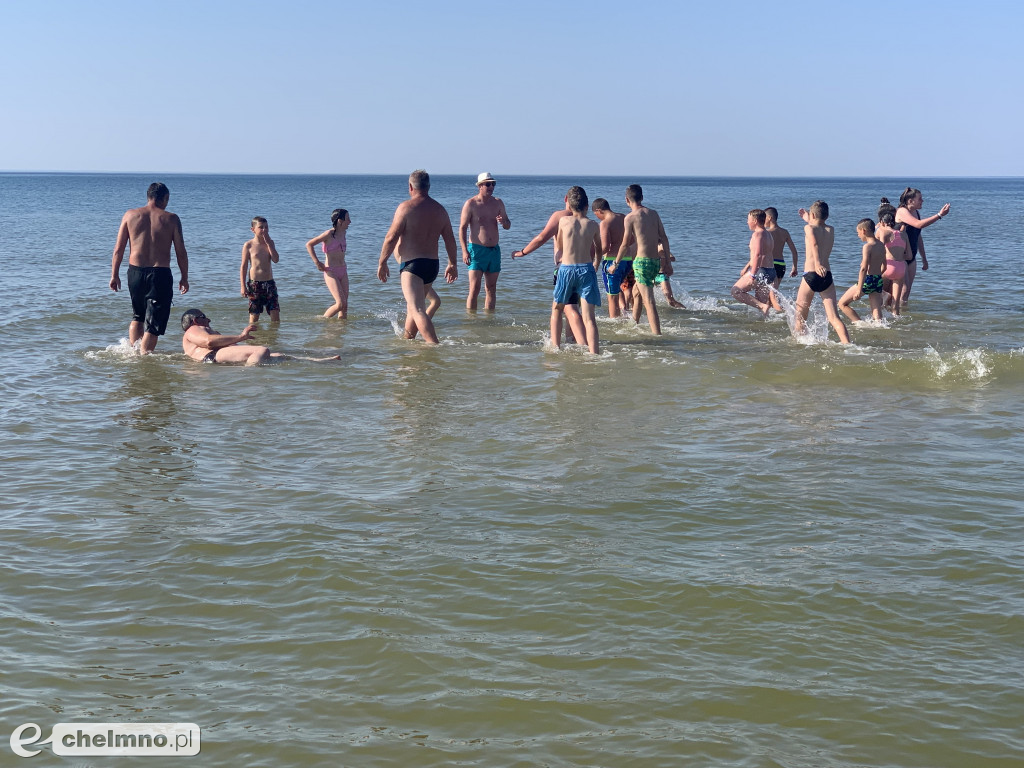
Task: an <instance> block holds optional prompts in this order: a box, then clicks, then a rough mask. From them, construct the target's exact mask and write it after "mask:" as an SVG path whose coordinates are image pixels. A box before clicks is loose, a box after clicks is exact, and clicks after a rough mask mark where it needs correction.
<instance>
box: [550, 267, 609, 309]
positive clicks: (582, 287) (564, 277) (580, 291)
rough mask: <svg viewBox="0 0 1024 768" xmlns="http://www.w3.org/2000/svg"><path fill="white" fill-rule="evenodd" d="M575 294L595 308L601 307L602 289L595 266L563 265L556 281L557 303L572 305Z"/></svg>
mask: <svg viewBox="0 0 1024 768" xmlns="http://www.w3.org/2000/svg"><path fill="white" fill-rule="evenodd" d="M573 294H577V295H579V297H580V298H581V299H582V300H583V301H585V302H587V303H588V304H593V305H594V306H595V307H600V306H601V289H600V288H598V287H597V272H595V271H594V265H593V264H563V265H562V266H560V267H559V268H558V277H557V278H556V279H555V303H556V304H570V303H572V302H571V299H572V296H573Z"/></svg>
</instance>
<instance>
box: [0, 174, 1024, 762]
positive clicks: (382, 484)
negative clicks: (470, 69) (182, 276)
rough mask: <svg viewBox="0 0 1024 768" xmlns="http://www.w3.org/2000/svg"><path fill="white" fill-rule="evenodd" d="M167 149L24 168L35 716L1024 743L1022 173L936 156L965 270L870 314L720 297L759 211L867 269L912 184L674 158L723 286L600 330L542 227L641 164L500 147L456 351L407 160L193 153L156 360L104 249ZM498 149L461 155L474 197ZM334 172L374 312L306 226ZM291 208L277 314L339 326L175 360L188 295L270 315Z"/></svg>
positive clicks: (7, 720) (914, 750)
mask: <svg viewBox="0 0 1024 768" xmlns="http://www.w3.org/2000/svg"><path fill="white" fill-rule="evenodd" d="M152 180H153V179H150V178H149V177H142V176H87V175H0V238H2V239H0V260H2V270H0V275H2V277H0V280H2V283H3V298H4V303H5V308H6V312H5V314H4V317H3V318H2V319H0V344H2V346H3V349H4V350H5V357H4V363H3V373H4V376H3V377H2V379H0V392H2V393H3V397H0V468H2V476H3V483H2V484H0V509H2V510H3V511H2V516H0V520H2V525H3V527H2V530H3V532H4V537H5V540H6V545H7V547H6V549H7V554H6V557H5V558H3V561H2V563H0V569H2V571H0V574H2V575H0V638H2V645H3V647H4V649H5V651H6V658H7V663H6V664H4V665H3V666H2V668H0V690H3V691H4V696H3V697H2V699H0V718H2V721H0V729H2V730H3V733H4V734H10V733H11V732H12V731H13V730H14V729H15V728H16V727H17V726H19V725H21V724H22V723H28V722H34V723H38V724H39V725H40V726H41V727H42V729H43V732H44V734H47V735H48V734H49V732H50V730H51V728H52V726H53V725H55V724H56V723H58V722H147V721H148V722H195V723H197V724H198V725H199V726H200V727H201V728H202V739H203V749H202V752H201V754H200V756H198V757H195V758H192V760H193V761H194V762H195V763H196V764H200V765H210V766H237V765H246V766H328V765H346V766H366V765H374V766H376V765H409V766H448V765H474V766H518V765H521V766H527V765H529V766H534V765H546V766H575V765H581V766H582V765H585V766H621V765H630V766H667V765H680V764H684V765H708V766H712V765H713V766H723V765H725V766H743V767H746V766H751V767H755V766H756V767H757V768H760V767H761V766H786V767H788V768H790V767H791V768H797V767H804V766H807V767H808V768H809V767H811V766H813V767H815V768H820V767H825V768H840V767H843V768H845V767H847V766H850V767H852V766H880V767H881V766H907V767H916V766H921V767H922V768H925V767H932V766H972V767H973V766H1000V767H1002V766H1017V765H1021V764H1024V737H1022V735H1021V730H1020V717H1021V713H1022V712H1024V682H1022V681H1024V675H1022V672H1024V658H1022V653H1021V649H1022V647H1024V589H1022V586H1024V559H1022V552H1021V544H1020V542H1021V540H1022V533H1024V530H1022V528H1024V526H1022V523H1021V519H1022V517H1021V502H1020V497H1021V477H1022V474H1021V470H1022V459H1021V456H1022V448H1024V445H1022V442H1024V441H1022V437H1021V435H1022V427H1024V405H1022V403H1024V399H1022V394H1024V343H1022V341H1021V336H1020V328H1021V319H1022V315H1021V306H1022V302H1021V299H1022V295H1021V294H1022V290H1021V288H1020V286H1019V281H1016V280H1015V279H1014V278H1015V275H1016V271H1017V263H1018V261H1017V252H1018V251H1019V246H1020V243H1019V241H1018V240H1012V239H1010V238H1008V237H1007V236H1006V234H1007V233H1015V232H1019V231H1021V228H1022V226H1024V205H1022V202H1024V181H1021V180H969V179H967V180H965V179H959V180H949V179H933V180H924V181H922V182H919V183H917V184H916V185H917V186H921V187H922V189H923V190H924V193H925V198H926V202H925V212H926V213H930V212H932V211H933V210H937V209H938V207H939V206H940V205H941V204H942V202H945V201H946V200H949V201H950V202H951V203H952V204H953V214H952V215H951V216H950V217H949V218H947V219H945V220H943V221H942V222H940V223H939V224H937V225H935V226H933V227H931V228H930V229H928V230H926V232H925V242H926V247H927V249H928V254H929V261H930V262H931V265H932V268H931V269H930V270H929V271H928V272H924V273H922V272H919V273H918V280H917V282H916V283H915V285H914V291H913V296H912V304H911V307H910V311H909V312H908V313H907V314H906V315H905V316H904V317H903V318H901V319H898V320H892V319H890V320H889V321H887V325H888V327H871V326H870V324H869V325H866V326H859V327H856V328H853V329H851V335H852V337H853V340H854V342H855V345H854V346H853V347H850V348H843V347H841V346H840V345H838V344H836V343H834V336H833V341H831V342H826V341H824V330H825V328H826V327H827V326H826V325H825V324H824V320H823V313H822V310H821V307H820V304H818V305H816V306H815V309H814V314H813V316H812V319H813V321H814V322H813V327H814V329H815V334H816V335H815V336H814V337H813V343H806V342H801V341H797V340H795V339H793V338H792V336H791V335H790V333H789V329H788V326H787V322H786V319H785V318H783V317H773V318H772V319H770V320H769V321H767V322H763V321H760V320H759V319H757V318H756V315H755V313H753V312H752V311H750V312H748V311H747V310H745V309H742V308H740V307H739V305H737V304H736V303H735V302H733V301H732V300H731V299H729V298H728V289H729V286H730V285H731V284H732V282H733V281H734V280H735V278H736V276H737V275H738V272H739V269H740V268H741V266H742V264H743V262H744V259H745V252H746V242H747V239H748V237H749V233H748V232H747V231H746V227H745V216H746V212H747V210H749V209H750V208H753V207H757V206H765V205H775V206H776V207H778V208H779V210H780V211H781V212H782V213H781V216H780V219H781V221H780V223H781V224H782V225H783V226H785V227H788V228H789V229H791V230H792V231H793V232H794V240H796V242H797V244H798V247H800V249H801V252H802V237H801V236H800V234H801V233H800V228H799V226H798V224H799V221H798V220H797V217H796V213H795V212H796V209H797V208H798V207H800V206H805V207H806V206H807V205H808V204H809V203H810V202H812V201H813V200H814V199H816V198H818V197H821V198H824V199H826V200H828V201H829V203H830V205H831V206H832V217H831V221H832V223H833V224H834V225H835V226H836V229H837V244H836V251H835V254H834V256H833V260H832V266H833V272H834V273H835V274H836V279H837V283H838V284H839V285H840V286H842V287H844V288H845V287H846V286H847V285H849V283H850V281H852V280H853V279H854V278H855V276H856V270H857V265H858V263H859V253H860V251H859V243H858V242H857V240H856V236H855V231H854V227H855V224H856V222H857V220H859V219H860V218H862V217H864V216H871V215H873V214H874V212H875V208H876V206H877V201H878V198H879V197H880V196H881V195H886V196H888V197H889V198H890V199H891V200H896V198H897V197H898V193H899V191H900V190H901V189H902V187H903V186H904V184H903V183H902V182H901V181H894V180H877V179H875V180H872V179H856V180H843V179H827V180H814V179H799V180H778V179H773V180H763V179H762V180H757V179H752V180H745V179H647V180H640V183H642V184H643V185H644V190H645V195H646V198H647V202H648V203H649V204H650V205H651V206H652V207H653V208H655V209H657V210H659V211H660V212H661V214H662V216H663V218H664V219H665V223H666V229H667V231H668V234H669V237H670V239H671V242H672V246H673V252H674V253H676V255H677V257H678V261H677V262H676V269H677V275H676V277H674V278H673V284H674V286H675V290H676V294H677V296H680V297H681V298H682V299H683V301H684V303H685V304H686V306H687V307H688V309H687V310H672V309H670V308H668V307H666V306H662V320H663V325H664V331H665V333H664V336H663V337H662V338H653V337H652V336H650V334H649V333H648V332H647V331H646V329H645V327H641V328H636V327H634V326H632V325H631V324H630V323H628V322H625V321H610V320H607V319H603V320H601V322H600V332H601V337H602V346H603V351H602V355H601V356H600V357H597V358H591V357H589V356H587V355H585V354H583V353H582V352H581V351H580V349H579V348H568V349H565V350H563V351H562V352H560V353H555V352H552V351H551V350H549V349H546V348H545V339H546V332H547V318H548V312H549V308H550V281H551V277H550V275H551V267H550V264H551V262H550V259H551V252H550V247H549V246H546V247H545V248H544V249H542V250H541V251H540V252H538V253H537V254H535V255H533V254H531V256H530V257H527V259H525V260H523V261H518V260H517V261H516V262H515V263H514V264H513V263H512V262H511V261H510V259H508V257H507V256H508V253H509V252H510V251H511V250H512V249H513V248H518V247H521V246H522V245H524V244H525V243H526V242H528V240H529V238H530V237H532V236H533V235H534V234H536V232H537V231H538V230H539V229H540V228H541V226H542V225H543V224H544V222H545V221H546V219H547V216H548V214H550V212H551V211H552V210H555V209H557V208H559V207H560V206H561V201H562V196H563V195H564V194H565V190H566V188H567V187H568V186H569V185H570V184H572V183H577V182H579V183H582V184H583V186H584V187H586V189H587V190H588V192H589V193H590V196H591V198H594V197H596V196H599V195H600V196H604V197H607V198H608V199H609V200H610V201H611V203H612V206H613V208H615V209H616V210H622V209H624V204H622V203H619V201H620V200H621V198H622V192H623V190H624V188H625V186H626V184H627V183H630V182H631V181H635V180H632V179H607V178H604V179H580V180H577V179H562V178H526V177H519V178H511V179H503V178H500V177H499V184H498V187H497V190H496V194H498V195H499V196H501V197H502V198H503V199H504V200H505V202H506V205H507V207H508V210H509V216H510V218H511V220H512V223H513V229H512V230H511V231H510V232H507V233H503V235H502V248H503V251H504V252H505V255H506V258H505V260H504V262H503V273H502V277H501V279H500V281H499V295H498V308H497V311H496V312H495V313H494V314H493V315H486V314H484V313H479V314H476V315H472V314H468V313H467V312H466V311H465V309H464V306H463V304H464V299H465V293H464V292H465V286H466V275H465V271H464V269H461V262H460V278H459V281H458V282H457V283H455V285H454V286H447V287H445V288H442V289H441V290H440V293H441V296H442V300H443V302H444V306H443V307H442V309H441V312H440V313H439V315H438V317H437V318H436V323H437V326H438V332H439V335H440V337H441V340H442V344H441V345H440V346H439V347H436V348H427V347H425V346H423V345H421V344H419V343H415V342H406V341H403V340H401V339H399V338H397V335H396V329H397V323H398V322H399V321H400V320H401V317H402V310H403V307H402V302H401V298H400V291H399V289H398V287H397V284H396V283H394V282H391V283H388V284H387V285H380V284H379V283H377V282H376V280H375V276H374V273H375V264H376V258H377V256H378V254H379V249H380V244H381V242H382V240H383V236H384V232H385V231H386V229H387V226H388V223H389V221H390V216H391V213H392V212H393V210H394V207H395V205H397V203H398V202H400V201H401V200H402V199H403V197H404V194H405V180H404V178H399V177H273V176H270V177H242V176H234V177H232V176H179V177H175V176H172V177H165V178H163V180H164V181H166V182H167V184H168V186H169V187H170V189H171V204H170V206H169V207H170V209H171V210H174V211H175V212H177V213H179V214H180V215H181V217H182V220H183V222H184V227H185V239H186V243H187V245H188V249H189V255H190V259H191V262H192V267H191V275H190V279H191V282H192V290H191V291H190V293H189V294H188V296H186V297H178V298H177V299H176V303H175V309H174V310H173V311H172V323H171V326H170V327H171V329H172V330H170V332H169V333H168V335H167V336H166V337H164V338H163V339H161V341H160V343H159V345H158V347H157V353H158V354H156V355H153V356H151V357H148V358H140V357H138V356H136V355H134V354H133V353H132V352H131V350H130V349H128V348H127V346H126V344H125V343H124V342H123V341H121V339H122V337H124V336H125V335H126V329H127V321H128V320H129V318H130V304H129V300H128V296H127V293H126V292H125V293H123V294H117V295H115V294H112V293H111V292H110V291H109V289H107V287H106V282H107V280H108V279H109V258H110V251H111V249H112V247H113V241H114V237H115V235H116V231H117V225H118V221H119V219H120V215H121V213H122V212H123V211H124V210H125V209H126V208H128V207H132V206H135V205H139V204H141V203H142V202H143V201H144V196H145V187H146V185H147V184H148V183H149V182H150V181H152ZM472 182H473V180H472V179H462V178H456V177H439V178H436V179H435V180H434V193H435V196H436V197H438V199H440V200H441V201H442V202H444V203H445V205H446V206H447V207H448V209H449V211H450V213H451V214H452V216H453V217H455V219H456V222H457V216H458V211H459V207H460V205H461V203H462V201H463V200H464V199H466V198H467V197H469V196H470V195H471V194H472V193H473V184H472ZM337 206H342V207H346V208H348V209H349V210H350V211H351V212H352V219H353V224H352V228H351V230H350V234H349V243H350V250H349V253H348V260H349V270H350V274H351V276H352V278H351V279H352V292H351V300H350V306H351V315H350V318H349V320H348V321H344V322H341V321H325V320H323V319H322V318H321V317H320V316H319V315H320V313H321V312H322V311H323V310H324V308H326V306H327V305H328V304H329V303H330V297H329V295H328V293H327V290H326V288H325V287H324V285H323V280H322V278H321V277H320V275H319V274H318V273H316V272H315V271H314V269H313V266H312V264H311V263H310V262H309V260H308V256H306V255H305V253H304V250H303V248H302V245H303V243H304V242H305V240H307V239H309V238H310V237H312V236H314V235H316V234H318V233H319V232H321V231H323V230H324V229H325V228H326V227H327V226H328V223H329V222H328V215H329V212H330V210H331V209H332V208H334V207H337ZM993 206H996V207H997V208H998V209H999V210H1001V211H1003V212H1004V213H1005V215H1006V217H1007V219H1008V220H1009V221H1007V222H1006V223H1005V226H1004V225H1002V224H1001V225H1000V226H999V227H998V228H996V227H993V226H992V225H991V224H989V223H988V222H990V221H991V216H990V211H991V210H992V207H993ZM69 210H70V211H72V212H73V213H74V216H73V217H71V218H70V222H69V219H68V218H67V217H66V213H65V212H66V211H69ZM57 211H59V212H60V215H58V214H57V213H55V212H57ZM257 214H260V215H265V216H267V217H268V218H269V220H270V227H271V235H272V237H274V238H275V240H276V242H277V245H278V248H279V250H280V251H281V253H282V260H281V264H280V265H278V266H277V267H275V276H276V277H277V280H278V284H279V287H280V292H281V297H282V299H281V300H282V317H283V321H282V323H281V324H280V326H279V327H276V328H275V327H272V326H271V325H270V324H269V323H267V322H266V321H264V322H263V323H262V324H261V328H260V331H259V332H258V333H257V339H258V340H259V341H260V342H261V343H267V344H269V345H270V346H272V347H273V348H275V349H279V350H282V351H286V352H292V353H296V354H310V355H320V354H334V353H338V354H340V355H341V356H342V358H343V359H342V361H341V362H339V363H322V364H314V363H308V362H301V361H291V362H285V363H282V364H279V365H274V366H263V367H259V368H256V369H242V368H234V367H225V366H214V365H203V364H199V363H194V362H192V361H190V360H187V359H186V358H185V357H184V356H183V355H182V354H181V350H180V331H174V330H173V328H174V325H175V323H174V318H176V317H177V316H178V315H180V312H181V311H183V310H184V309H186V308H188V307H190V306H199V307H201V308H203V309H204V310H205V311H206V313H207V314H209V315H210V317H211V318H213V320H214V327H215V328H217V329H218V330H221V331H224V332H236V331H237V330H238V329H240V328H242V327H243V326H244V325H245V324H246V306H245V301H244V299H242V298H241V297H239V296H238V265H239V257H240V249H241V245H242V242H243V241H244V240H245V239H246V236H247V235H248V233H249V231H248V222H249V219H250V218H251V217H252V216H253V215H257ZM40 254H44V255H45V261H42V260H41V259H42V258H43V256H41V255H40ZM123 276H124V269H123V268H122V278H123ZM795 286H796V280H791V279H787V280H786V281H784V282H783V287H782V290H783V293H784V295H786V296H788V297H789V298H792V296H793V294H794V292H795ZM0 754H4V755H6V757H5V758H4V760H3V761H0V762H2V763H3V764H5V765H6V764H8V762H11V763H12V764H13V763H14V762H17V761H18V760H19V758H16V757H14V756H13V754H11V753H10V752H9V747H8V745H7V744H6V736H5V738H4V739H2V740H0ZM122 760H124V759H123V758H122ZM145 762H146V764H147V765H150V764H152V765H160V764H164V763H166V764H168V765H170V764H180V762H172V761H171V760H169V759H168V760H162V761H161V760H159V759H147V760H145ZM33 764H39V765H49V764H54V765H56V764H61V765H63V764H67V765H104V764H106V763H105V762H103V760H102V759H100V758H88V759H82V758H79V759H75V760H72V759H70V758H60V757H56V756H54V755H53V754H52V753H50V752H49V751H48V750H47V751H44V753H43V754H41V755H39V756H37V757H36V758H33ZM132 764H134V763H132Z"/></svg>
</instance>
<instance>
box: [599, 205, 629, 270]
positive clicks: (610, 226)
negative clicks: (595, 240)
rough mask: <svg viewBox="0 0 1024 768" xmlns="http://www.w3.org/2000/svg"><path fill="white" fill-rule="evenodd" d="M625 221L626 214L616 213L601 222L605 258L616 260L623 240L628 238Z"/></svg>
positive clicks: (602, 246)
mask: <svg viewBox="0 0 1024 768" xmlns="http://www.w3.org/2000/svg"><path fill="white" fill-rule="evenodd" d="M625 221H626V216H625V214H622V213H615V212H614V211H612V212H611V215H610V216H606V217H605V218H604V219H602V220H601V248H602V251H603V253H604V258H606V259H614V258H615V256H616V255H617V254H618V252H619V248H620V247H621V246H622V239H623V238H624V237H625V236H626V224H625Z"/></svg>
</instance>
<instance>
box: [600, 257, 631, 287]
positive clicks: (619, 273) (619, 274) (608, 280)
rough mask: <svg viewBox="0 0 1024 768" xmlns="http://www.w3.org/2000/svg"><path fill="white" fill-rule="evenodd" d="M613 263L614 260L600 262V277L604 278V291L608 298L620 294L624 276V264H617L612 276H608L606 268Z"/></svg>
mask: <svg viewBox="0 0 1024 768" xmlns="http://www.w3.org/2000/svg"><path fill="white" fill-rule="evenodd" d="M614 263H615V259H605V260H604V261H603V262H601V277H603V278H604V289H605V291H606V292H607V293H608V295H609V296H618V295H619V293H621V292H622V279H623V278H624V277H625V276H626V262H622V263H621V264H619V266H618V267H616V269H615V273H614V274H611V275H609V274H608V267H610V266H611V265H612V264H614Z"/></svg>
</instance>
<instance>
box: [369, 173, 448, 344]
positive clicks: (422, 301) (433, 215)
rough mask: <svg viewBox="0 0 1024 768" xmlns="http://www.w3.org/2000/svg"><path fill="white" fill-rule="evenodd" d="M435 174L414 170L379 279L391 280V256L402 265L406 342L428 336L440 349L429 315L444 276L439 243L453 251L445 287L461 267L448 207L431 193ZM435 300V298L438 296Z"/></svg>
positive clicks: (387, 243)
mask: <svg viewBox="0 0 1024 768" xmlns="http://www.w3.org/2000/svg"><path fill="white" fill-rule="evenodd" d="M429 192H430V175H429V174H428V173H427V172H426V171H413V172H412V174H410V176H409V199H408V200H406V201H405V202H404V203H402V204H401V205H399V206H398V208H397V209H396V210H395V218H394V219H393V220H392V222H391V228H390V229H389V230H388V234H387V236H386V237H385V238H384V245H383V246H382V247H381V250H380V261H379V262H378V264H377V279H379V280H380V281H381V282H382V283H386V282H387V281H388V277H389V276H390V275H391V270H390V268H389V267H388V259H389V258H391V254H392V253H393V254H395V258H396V259H397V260H398V262H399V264H400V265H401V269H400V276H401V280H402V293H403V294H404V295H405V304H406V310H407V311H406V318H405V337H406V338H408V339H411V338H413V337H414V336H415V335H416V333H421V334H423V340H424V341H426V342H427V343H428V344H437V343H438V339H437V333H436V332H435V331H434V323H433V320H431V317H430V315H429V314H428V313H427V308H426V302H427V294H428V292H430V291H433V289H432V288H431V287H430V286H431V284H432V283H433V282H434V280H436V279H437V274H438V272H439V271H440V262H439V261H438V258H437V241H438V238H440V239H443V240H444V248H445V250H446V251H447V252H448V266H447V268H445V271H444V279H445V282H448V283H454V282H455V280H456V278H458V276H459V269H458V267H457V266H456V263H455V258H456V256H457V252H456V248H455V232H454V231H453V230H452V220H451V218H449V216H448V211H446V210H445V209H444V206H443V205H441V204H440V203H439V202H437V201H436V200H434V199H433V198H432V197H431V196H430V194H429ZM435 295H436V294H435Z"/></svg>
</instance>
